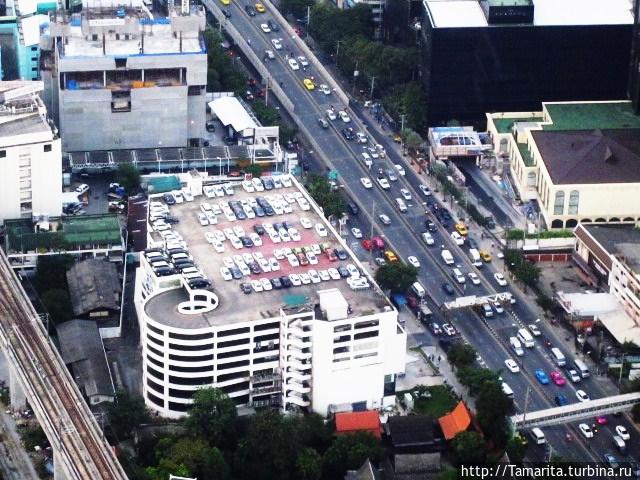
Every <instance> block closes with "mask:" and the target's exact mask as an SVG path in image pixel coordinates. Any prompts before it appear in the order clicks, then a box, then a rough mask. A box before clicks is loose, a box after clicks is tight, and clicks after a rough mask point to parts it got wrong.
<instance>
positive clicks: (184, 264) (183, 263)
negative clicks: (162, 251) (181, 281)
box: [173, 258, 196, 270]
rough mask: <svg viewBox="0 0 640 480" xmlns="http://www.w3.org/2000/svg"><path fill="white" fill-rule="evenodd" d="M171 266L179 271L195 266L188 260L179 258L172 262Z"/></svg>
mask: <svg viewBox="0 0 640 480" xmlns="http://www.w3.org/2000/svg"><path fill="white" fill-rule="evenodd" d="M173 264H174V265H175V267H176V268H177V269H179V270H182V269H184V268H189V267H195V266H196V265H195V263H193V261H192V260H189V259H188V258H179V259H178V260H174V261H173Z"/></svg>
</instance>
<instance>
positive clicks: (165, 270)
mask: <svg viewBox="0 0 640 480" xmlns="http://www.w3.org/2000/svg"><path fill="white" fill-rule="evenodd" d="M153 273H155V274H156V277H167V276H169V275H175V274H176V273H177V272H176V270H175V269H174V268H171V267H160V268H156V269H154V270H153Z"/></svg>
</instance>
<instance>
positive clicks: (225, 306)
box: [146, 182, 389, 329]
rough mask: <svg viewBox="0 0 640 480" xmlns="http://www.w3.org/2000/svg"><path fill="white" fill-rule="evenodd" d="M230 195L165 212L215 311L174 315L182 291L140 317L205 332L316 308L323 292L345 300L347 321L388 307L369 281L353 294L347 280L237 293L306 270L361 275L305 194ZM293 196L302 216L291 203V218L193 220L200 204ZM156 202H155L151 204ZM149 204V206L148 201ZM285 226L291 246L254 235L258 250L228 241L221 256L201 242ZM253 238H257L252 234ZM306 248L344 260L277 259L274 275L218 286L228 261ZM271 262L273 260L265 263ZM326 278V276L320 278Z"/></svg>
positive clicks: (286, 190)
mask: <svg viewBox="0 0 640 480" xmlns="http://www.w3.org/2000/svg"><path fill="white" fill-rule="evenodd" d="M236 185H237V186H236V187H235V189H234V194H233V195H225V196H224V197H215V198H206V197H204V196H202V197H197V198H196V200H195V201H192V202H184V203H181V204H176V205H172V206H170V207H169V212H170V214H171V215H173V216H174V217H177V218H178V219H180V222H179V223H178V224H176V225H173V230H174V231H176V232H178V233H179V234H180V235H181V236H182V237H183V239H184V242H185V243H186V244H187V249H188V250H189V253H190V254H191V255H192V256H193V260H194V262H195V264H196V265H197V267H198V268H199V269H200V270H201V271H202V272H203V273H204V275H205V276H206V277H207V278H209V279H210V280H211V281H212V282H213V284H214V287H213V291H214V292H215V294H216V295H217V296H218V300H219V304H218V307H217V308H216V309H215V310H213V311H210V312H208V313H203V314H198V315H183V314H180V313H178V311H177V305H178V303H180V302H183V301H186V300H187V299H188V297H187V292H186V290H185V289H183V288H180V289H175V290H171V291H168V292H164V293H161V294H159V295H156V296H155V297H153V298H152V299H151V300H149V302H148V303H147V305H146V311H147V313H148V314H149V316H150V317H151V318H154V319H155V320H156V321H158V322H161V323H164V324H166V325H169V326H173V327H181V328H193V329H196V328H206V327H209V326H213V325H225V324H229V323H235V322H244V321H247V320H255V319H260V318H271V317H275V316H278V315H279V311H280V309H281V308H284V307H287V306H292V305H295V304H296V303H297V304H309V303H311V304H314V303H317V302H318V297H317V294H316V292H317V291H318V290H324V289H329V288H338V289H339V290H340V292H341V293H342V295H343V296H344V297H345V299H346V300H347V303H348V304H349V305H350V307H351V309H352V315H354V316H361V315H366V314H368V313H369V314H371V313H374V312H377V311H380V310H381V309H382V308H383V307H385V306H388V305H389V303H388V301H387V299H386V297H385V296H384V295H383V294H382V292H380V290H379V289H378V287H377V286H376V285H375V284H374V282H373V279H371V278H369V279H368V282H369V287H368V288H363V289H359V290H353V289H352V288H351V286H350V285H349V284H348V282H347V278H340V279H339V280H334V279H331V280H322V281H319V282H318V283H309V284H306V285H305V284H303V285H299V286H292V287H291V288H282V289H272V290H269V291H261V292H256V291H252V293H250V294H245V293H243V291H242V290H241V284H242V283H250V282H251V281H252V280H260V279H265V278H266V279H269V280H270V279H272V278H275V277H281V276H285V275H289V274H298V275H300V274H301V273H307V272H309V270H315V271H317V272H320V271H323V270H328V269H329V268H336V269H337V268H338V267H339V266H346V265H349V264H351V265H353V266H355V268H357V269H358V270H359V271H360V273H361V275H364V272H363V268H362V266H361V265H360V263H359V262H358V260H357V259H356V258H355V257H354V256H353V254H352V252H351V251H350V250H349V249H348V247H347V245H346V244H345V243H344V242H343V241H342V239H340V238H338V237H337V236H336V234H335V231H334V230H333V229H332V228H331V226H330V225H329V224H328V223H327V222H326V220H325V219H324V218H323V217H322V216H321V215H320V212H319V211H318V210H316V207H315V204H312V203H311V201H310V199H309V197H308V196H307V194H306V192H304V191H303V190H302V189H301V190H299V189H298V188H297V184H296V183H295V182H294V183H293V185H292V186H291V187H283V188H279V189H274V190H270V191H263V192H254V193H248V192H246V191H245V190H243V189H242V188H241V187H240V186H239V184H238V183H236ZM296 192H300V193H298V195H300V194H301V195H303V198H304V199H306V200H307V201H309V204H310V209H309V210H302V209H301V207H300V205H299V204H298V203H297V202H293V203H289V205H290V206H291V208H292V212H291V213H283V214H275V215H273V216H264V217H260V218H259V217H256V218H253V219H249V218H247V219H245V220H235V221H229V220H228V219H227V218H226V217H225V215H224V214H221V215H220V214H219V215H216V218H217V224H215V225H208V226H202V225H201V224H200V221H199V219H198V214H199V213H201V203H203V202H206V203H209V204H210V205H213V204H214V203H218V204H220V203H221V202H224V201H249V200H250V199H255V198H257V197H264V198H265V199H267V200H269V199H273V198H274V197H275V196H279V195H280V196H282V197H283V198H284V199H285V201H286V198H289V199H291V195H293V194H296ZM156 200H157V199H156ZM152 201H154V200H153V199H152ZM301 218H304V219H307V220H308V221H309V222H311V224H312V225H313V226H312V227H311V228H304V227H303V225H302V224H301ZM283 222H287V224H291V225H289V226H293V227H294V228H295V229H296V230H297V231H298V233H299V235H300V239H299V240H297V241H293V240H292V241H287V242H284V241H282V242H280V243H274V242H273V241H272V239H271V238H270V237H269V235H268V233H265V234H263V235H259V237H260V239H261V241H262V245H256V246H254V247H243V248H240V249H236V248H234V247H233V246H232V245H231V242H230V241H229V240H225V241H224V242H223V247H224V252H220V253H219V252H217V251H216V249H215V248H214V246H213V245H212V244H211V243H209V241H208V240H207V238H206V237H205V234H206V233H211V234H213V233H214V232H216V231H218V232H221V233H222V232H224V229H229V228H231V229H233V228H234V227H235V228H236V229H237V228H238V227H240V228H242V229H243V230H244V233H246V234H247V235H249V234H250V233H255V231H254V229H253V226H254V225H263V224H266V223H269V224H274V223H283ZM317 224H320V225H322V226H324V229H325V230H326V232H327V235H326V236H321V234H320V233H319V232H318V230H321V229H318V230H317V229H316V228H315V226H316V225H317ZM256 235H257V234H256ZM153 238H154V239H156V240H159V239H160V236H159V234H158V233H157V232H154V233H153ZM311 245H317V246H318V247H316V249H317V248H319V246H320V245H323V247H324V249H325V250H326V248H333V249H338V250H344V251H345V253H346V255H347V256H348V257H347V259H346V260H339V259H335V260H330V259H329V257H328V255H326V254H325V253H324V252H323V253H320V254H318V255H316V256H315V257H316V260H317V264H308V265H299V266H293V265H291V264H290V262H289V261H288V260H287V259H286V258H284V259H278V260H277V263H278V270H275V271H266V272H264V271H263V272H261V273H257V274H253V273H252V274H250V275H244V276H243V278H242V279H234V280H224V279H223V277H222V274H221V271H220V269H221V267H224V265H225V259H226V260H227V262H231V261H233V258H234V256H236V258H239V257H238V256H242V255H244V256H247V255H253V254H256V253H259V254H262V255H263V257H264V258H265V259H267V260H269V259H273V258H275V255H274V252H275V251H276V250H279V249H285V248H289V249H295V248H300V249H302V248H303V247H309V246H311ZM271 261H272V262H273V260H271ZM324 277H325V278H326V275H324Z"/></svg>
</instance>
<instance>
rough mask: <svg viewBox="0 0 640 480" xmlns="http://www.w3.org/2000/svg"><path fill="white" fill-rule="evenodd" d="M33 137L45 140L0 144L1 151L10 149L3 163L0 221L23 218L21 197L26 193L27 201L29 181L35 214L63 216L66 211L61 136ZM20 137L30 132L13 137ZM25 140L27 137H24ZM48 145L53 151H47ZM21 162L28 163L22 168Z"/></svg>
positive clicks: (0, 175) (0, 190)
mask: <svg viewBox="0 0 640 480" xmlns="http://www.w3.org/2000/svg"><path fill="white" fill-rule="evenodd" d="M32 136H34V137H40V139H41V140H40V141H35V139H33V140H34V141H35V143H32V144H28V143H27V144H24V145H20V146H15V147H8V148H7V147H1V146H0V150H4V151H5V152H6V157H5V158H3V159H2V161H1V162H0V221H2V220H4V219H11V218H20V216H21V214H20V199H21V195H22V196H23V197H25V200H26V196H27V195H28V191H29V187H28V182H29V181H30V182H31V188H30V190H31V203H32V211H33V213H37V214H48V215H51V216H59V215H60V214H61V212H62V160H61V153H60V139H57V140H50V141H42V138H43V137H44V138H47V137H48V138H51V133H50V132H49V133H44V135H43V134H39V135H38V134H32ZM18 137H27V135H21V136H16V137H12V138H15V139H16V140H17V139H18ZM23 140H26V139H25V138H23ZM45 145H51V151H50V152H45V151H44V146H45ZM21 162H22V164H23V165H25V166H24V167H23V168H22V169H21V168H20V165H21ZM29 163H30V169H29V167H28V165H29ZM29 172H30V175H29ZM21 175H22V177H23V178H22V179H21ZM21 180H22V189H23V192H22V194H21V191H20V190H21Z"/></svg>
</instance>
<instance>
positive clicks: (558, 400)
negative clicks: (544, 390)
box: [556, 395, 569, 407]
mask: <svg viewBox="0 0 640 480" xmlns="http://www.w3.org/2000/svg"><path fill="white" fill-rule="evenodd" d="M568 403H569V401H568V400H567V397H565V396H564V395H556V405H558V406H559V407H563V406H564V405H566V404H568Z"/></svg>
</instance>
